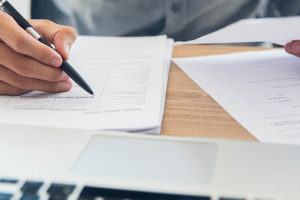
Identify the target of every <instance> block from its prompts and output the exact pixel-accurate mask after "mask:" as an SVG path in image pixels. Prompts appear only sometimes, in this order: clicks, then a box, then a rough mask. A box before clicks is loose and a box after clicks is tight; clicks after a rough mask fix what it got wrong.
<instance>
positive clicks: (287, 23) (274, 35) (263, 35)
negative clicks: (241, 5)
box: [176, 17, 300, 45]
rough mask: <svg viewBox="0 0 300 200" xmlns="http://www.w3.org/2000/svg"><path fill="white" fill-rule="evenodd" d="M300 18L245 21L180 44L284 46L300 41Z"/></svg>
mask: <svg viewBox="0 0 300 200" xmlns="http://www.w3.org/2000/svg"><path fill="white" fill-rule="evenodd" d="M299 25H300V17H276V18H260V19H244V20H240V21H238V22H236V23H233V24H231V25H229V26H227V27H225V28H222V29H220V30H218V31H215V32H213V33H210V34H208V35H205V36H203V37H200V38H198V39H196V40H192V41H188V42H177V43H176V44H177V45H180V44H218V43H245V42H269V43H274V44H281V45H284V44H286V43H288V42H290V41H292V40H297V39H300V29H299Z"/></svg>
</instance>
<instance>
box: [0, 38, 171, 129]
mask: <svg viewBox="0 0 300 200" xmlns="http://www.w3.org/2000/svg"><path fill="white" fill-rule="evenodd" d="M167 44H168V43H167V38H166V37H165V36H158V37H142V38H110V37H107V38H99V37H80V38H79V39H78V41H77V42H76V43H75V45H74V46H73V48H72V52H71V60H70V63H71V64H72V65H73V66H74V67H76V68H77V70H78V72H79V73H80V74H82V76H83V77H84V78H85V79H86V80H87V82H88V83H89V84H90V85H91V88H92V89H93V90H94V92H95V96H90V95H89V94H87V93H86V92H85V91H84V90H82V89H81V88H79V87H78V86H77V85H76V84H73V89H72V90H71V91H70V92H66V93H60V94H46V93H40V92H33V93H30V94H27V95H23V96H21V97H3V96H2V97H0V112H1V118H0V123H8V124H26V125H33V126H49V127H63V128H76V129H109V130H126V131H138V130H145V129H153V128H158V127H160V126H161V121H162V117H161V116H162V113H163V109H164V98H165V91H166V79H167V76H168V70H167V69H166V68H167V65H166V63H167V60H166V56H167V55H169V54H170V53H169V52H170V50H171V49H172V48H171V44H170V45H169V46H168V45H167ZM156 133H158V132H156Z"/></svg>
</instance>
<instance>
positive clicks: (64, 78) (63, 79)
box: [61, 72, 70, 81]
mask: <svg viewBox="0 0 300 200" xmlns="http://www.w3.org/2000/svg"><path fill="white" fill-rule="evenodd" d="M69 78H70V77H69V76H68V74H66V73H65V72H63V73H62V75H61V80H62V81H65V80H68V79H69Z"/></svg>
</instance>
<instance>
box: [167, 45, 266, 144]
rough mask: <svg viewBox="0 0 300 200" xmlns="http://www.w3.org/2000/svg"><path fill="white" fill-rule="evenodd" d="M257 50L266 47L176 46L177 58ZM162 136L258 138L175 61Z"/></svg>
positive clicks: (175, 54) (172, 68)
mask: <svg viewBox="0 0 300 200" xmlns="http://www.w3.org/2000/svg"><path fill="white" fill-rule="evenodd" d="M254 50H265V48H259V47H242V46H211V45H185V46H176V47H175V49H174V53H173V57H174V58H178V57H192V56H205V55H214V54H224V53H233V52H241V51H254ZM162 135H172V136H193V137H206V138H220V139H233V140H249V141H257V140H256V138H255V137H254V136H252V135H251V134H250V133H249V132H248V131H247V130H245V129H244V128H243V127H242V126H241V125H240V124H239V123H238V122H237V121H236V120H234V119H233V118H232V117H231V116H230V115H229V114H228V113H227V112H226V111H225V110H224V109H223V108H222V107H221V106H220V105H219V104H217V103H216V102H215V101H214V100H213V99H212V98H211V97H210V96H209V95H208V94H207V93H206V92H204V91H203V90H202V89H201V88H200V87H199V86H198V85H197V84H196V83H195V82H193V81H192V80H191V79H190V78H189V77H188V76H187V75H186V74H185V73H184V72H183V71H182V70H181V69H180V68H178V66H176V65H175V64H174V63H173V62H172V65H171V70H170V77H169V83H168V90H167V99H166V106H165V115H164V119H163V124H162Z"/></svg>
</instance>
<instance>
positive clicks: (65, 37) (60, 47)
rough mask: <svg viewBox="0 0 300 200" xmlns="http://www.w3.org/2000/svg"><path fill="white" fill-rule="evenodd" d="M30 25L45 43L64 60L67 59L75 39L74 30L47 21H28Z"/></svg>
mask: <svg viewBox="0 0 300 200" xmlns="http://www.w3.org/2000/svg"><path fill="white" fill-rule="evenodd" d="M30 23H31V24H32V26H34V28H35V29H36V30H37V31H38V32H39V33H40V34H41V35H42V36H43V37H44V38H45V39H46V40H47V41H49V42H50V43H52V44H54V46H55V48H56V50H57V51H58V52H59V53H60V55H62V57H63V58H64V59H66V60H68V59H69V51H70V48H71V46H72V45H73V43H74V42H75V40H76V38H77V32H76V31H75V29H73V28H72V27H69V26H62V25H59V24H55V23H54V22H51V21H49V20H30Z"/></svg>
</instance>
